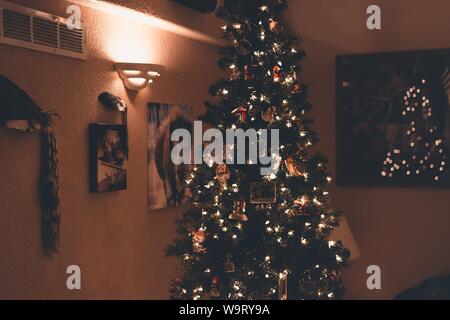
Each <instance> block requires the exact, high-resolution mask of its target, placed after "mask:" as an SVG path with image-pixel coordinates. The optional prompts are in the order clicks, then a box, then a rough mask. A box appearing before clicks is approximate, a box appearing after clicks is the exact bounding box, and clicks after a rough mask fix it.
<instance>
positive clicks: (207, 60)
mask: <svg viewBox="0 0 450 320" xmlns="http://www.w3.org/2000/svg"><path fill="white" fill-rule="evenodd" d="M13 2H15V3H21V4H26V5H28V6H30V7H32V8H35V9H38V10H42V11H46V12H51V13H55V14H59V15H64V14H65V8H66V6H67V4H66V3H65V2H64V1H59V0H51V1H50V0H49V1H34V0H28V1H27V0H22V1H13ZM137 2H138V1H137ZM153 8H159V12H160V13H161V15H163V16H164V15H165V16H166V17H167V18H168V19H170V20H173V19H174V17H172V16H170V14H171V13H172V12H178V14H179V13H180V10H185V9H182V8H181V9H180V8H176V9H175V4H173V3H170V2H168V1H155V2H154V6H153ZM172 9H173V10H174V11H173V10H172ZM186 16H187V17H189V19H190V20H195V19H197V18H198V19H199V20H200V21H201V23H200V22H198V23H197V24H198V26H201V25H203V29H214V28H216V27H217V26H218V24H217V21H215V19H212V18H205V16H202V15H200V14H195V13H194V12H188V11H187V10H186ZM82 18H83V20H84V22H85V23H86V26H87V36H88V43H87V47H88V55H89V56H88V59H87V61H79V60H73V59H68V58H64V57H59V56H52V55H48V54H44V53H40V52H34V51H30V50H25V49H21V48H15V47H9V46H4V45H0V73H1V74H3V75H5V76H7V77H9V78H10V79H12V80H13V81H15V82H16V83H17V84H18V85H19V86H20V87H22V88H23V89H24V90H25V91H26V92H27V93H28V94H30V95H31V96H32V97H33V98H34V99H35V101H36V102H37V103H38V104H39V105H41V106H42V107H43V108H44V109H50V108H54V109H55V110H56V111H57V112H58V113H59V114H60V116H61V120H60V121H58V125H57V137H58V147H59V160H60V167H59V168H60V184H61V198H62V202H61V213H62V223H61V254H60V255H58V256H56V259H55V260H54V261H48V260H47V259H46V258H45V257H44V255H43V253H42V249H41V241H40V211H39V205H38V201H37V178H38V173H39V137H38V136H36V135H28V134H17V133H15V132H11V131H8V130H6V129H0V145H1V146H2V147H1V150H0V177H1V178H2V181H1V183H0V195H1V203H2V204H1V205H0V299H1V298H36V299H44V298H69V299H70V298H89V299H121V298H124V299H125V298H133V299H157V298H167V297H168V288H167V287H168V282H169V279H170V278H171V277H172V276H173V275H174V274H175V263H174V261H173V260H171V259H167V258H164V248H165V247H166V246H167V245H168V244H169V243H170V241H171V240H172V239H173V238H174V224H173V221H174V219H175V218H176V217H177V216H178V214H179V210H161V211H157V212H149V211H148V210H147V198H146V194H147V184H146V183H147V178H146V177H147V169H146V159H147V149H146V142H147V139H146V138H147V136H146V135H147V131H146V130H147V127H146V118H147V110H146V104H147V102H149V101H159V102H168V103H180V104H185V103H188V104H190V105H192V106H193V107H194V109H195V112H196V113H197V114H199V113H200V112H201V109H202V108H203V101H204V100H205V99H207V98H208V87H209V85H210V84H211V83H212V82H213V81H215V80H216V79H217V78H218V77H219V75H220V71H219V70H218V68H217V67H216V62H217V58H218V55H217V48H215V47H213V46H212V45H208V44H205V43H202V42H199V41H194V40H192V39H189V38H186V37H182V36H179V35H177V34H174V33H171V32H166V31H161V30H160V29H158V28H155V27H153V26H147V25H144V24H138V23H133V21H131V20H130V19H129V18H126V16H117V15H111V14H108V13H105V12H98V11H96V10H93V9H91V8H84V9H83V11H82ZM175 18H176V17H175ZM114 61H125V62H148V63H159V64H163V65H164V66H165V67H166V68H167V71H166V72H165V73H164V74H163V76H162V77H161V79H158V81H157V83H155V84H154V85H152V86H151V87H150V88H149V89H146V90H143V91H141V92H139V93H137V94H134V93H131V92H126V90H125V89H124V86H123V83H122V81H121V80H120V79H119V77H118V75H117V73H116V72H115V71H114V70H113V62H114ZM104 90H107V91H110V92H112V93H113V94H116V95H120V96H121V97H123V98H125V99H126V101H127V103H128V104H129V112H128V116H129V119H128V122H129V147H130V162H129V164H130V165H129V174H128V177H129V186H128V190H127V191H121V192H113V193H108V194H101V195H99V194H90V193H89V192H88V135H87V126H88V124H89V123H91V122H116V121H119V117H118V116H117V115H116V114H114V112H109V111H106V110H105V109H104V108H103V107H102V106H100V105H99V104H98V103H97V96H98V95H99V94H100V93H101V92H102V91H104ZM71 264H77V265H79V266H80V267H81V269H82V290H81V291H80V292H70V291H68V290H67V289H66V287H65V283H66V274H65V271H66V268H67V266H68V265H71Z"/></svg>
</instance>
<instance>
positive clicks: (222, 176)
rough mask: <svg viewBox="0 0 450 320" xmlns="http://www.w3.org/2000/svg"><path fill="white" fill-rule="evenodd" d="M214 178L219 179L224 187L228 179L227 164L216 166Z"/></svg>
mask: <svg viewBox="0 0 450 320" xmlns="http://www.w3.org/2000/svg"><path fill="white" fill-rule="evenodd" d="M215 179H216V180H218V181H219V183H220V185H221V186H222V189H224V188H225V187H226V185H227V181H228V180H229V179H230V171H229V170H228V166H227V165H226V164H224V163H222V164H218V165H217V166H216V177H215Z"/></svg>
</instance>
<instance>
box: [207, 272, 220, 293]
mask: <svg viewBox="0 0 450 320" xmlns="http://www.w3.org/2000/svg"><path fill="white" fill-rule="evenodd" d="M219 284H220V279H219V277H217V276H215V277H213V278H212V280H211V290H210V291H209V296H210V297H211V298H213V299H216V298H219V297H220V290H219Z"/></svg>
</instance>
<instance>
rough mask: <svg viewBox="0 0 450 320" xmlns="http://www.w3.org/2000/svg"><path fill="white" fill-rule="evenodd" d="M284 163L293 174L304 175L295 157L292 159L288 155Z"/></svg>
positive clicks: (296, 175) (295, 175)
mask: <svg viewBox="0 0 450 320" xmlns="http://www.w3.org/2000/svg"><path fill="white" fill-rule="evenodd" d="M284 165H285V166H286V169H287V171H288V172H289V174H290V175H291V176H294V177H300V176H302V173H301V172H300V170H298V168H297V165H296V164H295V161H294V159H292V157H288V158H287V159H286V160H284Z"/></svg>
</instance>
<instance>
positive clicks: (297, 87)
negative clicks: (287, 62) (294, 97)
mask: <svg viewBox="0 0 450 320" xmlns="http://www.w3.org/2000/svg"><path fill="white" fill-rule="evenodd" d="M300 91H302V86H301V85H300V83H298V82H297V83H295V84H294V88H293V90H292V93H293V94H296V93H300Z"/></svg>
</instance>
